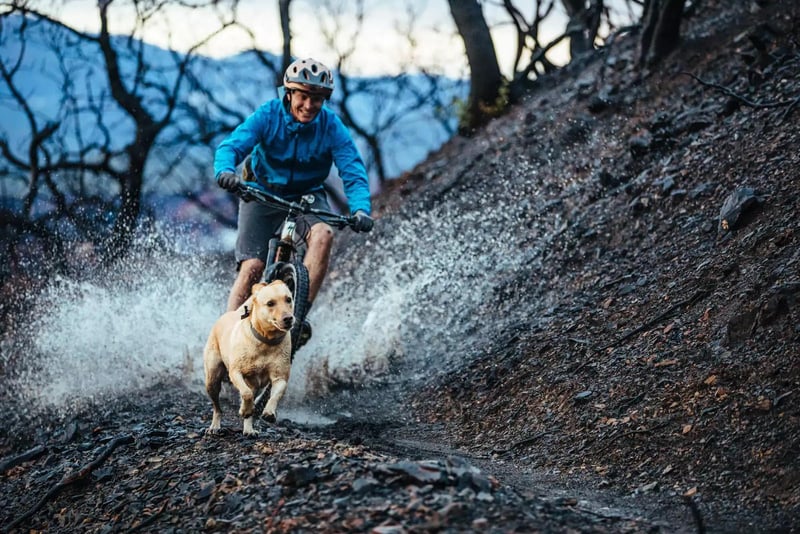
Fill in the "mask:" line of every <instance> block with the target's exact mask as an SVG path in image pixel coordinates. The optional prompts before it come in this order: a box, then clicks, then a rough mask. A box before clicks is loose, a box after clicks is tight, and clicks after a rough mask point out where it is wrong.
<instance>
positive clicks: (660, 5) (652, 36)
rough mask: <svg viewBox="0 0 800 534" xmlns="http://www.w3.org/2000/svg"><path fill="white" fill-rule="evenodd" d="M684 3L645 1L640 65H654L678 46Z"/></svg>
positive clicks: (682, 1)
mask: <svg viewBox="0 0 800 534" xmlns="http://www.w3.org/2000/svg"><path fill="white" fill-rule="evenodd" d="M685 3H686V0H645V3H644V11H643V13H642V38H641V47H640V53H639V64H640V65H642V66H646V65H654V64H656V63H658V62H659V61H660V60H662V59H663V58H664V57H665V56H666V55H667V54H669V53H670V52H672V51H673V50H675V48H676V47H677V46H678V43H679V41H680V29H681V20H682V18H683V8H684V5H685Z"/></svg>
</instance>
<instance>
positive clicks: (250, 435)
mask: <svg viewBox="0 0 800 534" xmlns="http://www.w3.org/2000/svg"><path fill="white" fill-rule="evenodd" d="M242 435H244V436H246V437H248V438H255V437H258V430H254V429H251V430H242Z"/></svg>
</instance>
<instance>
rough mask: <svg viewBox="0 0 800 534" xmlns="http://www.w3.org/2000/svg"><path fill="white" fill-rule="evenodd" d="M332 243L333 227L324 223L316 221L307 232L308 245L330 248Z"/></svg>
mask: <svg viewBox="0 0 800 534" xmlns="http://www.w3.org/2000/svg"><path fill="white" fill-rule="evenodd" d="M332 244H333V228H331V227H330V225H328V224H325V223H317V224H315V225H314V226H312V227H311V231H310V232H309V234H308V245H309V246H310V247H324V248H330V246H331V245H332Z"/></svg>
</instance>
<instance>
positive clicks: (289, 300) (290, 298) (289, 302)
mask: <svg viewBox="0 0 800 534" xmlns="http://www.w3.org/2000/svg"><path fill="white" fill-rule="evenodd" d="M286 303H287V304H291V303H292V297H288V296H287V297H286Z"/></svg>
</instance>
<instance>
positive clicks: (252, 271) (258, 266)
mask: <svg viewBox="0 0 800 534" xmlns="http://www.w3.org/2000/svg"><path fill="white" fill-rule="evenodd" d="M265 266H266V264H265V263H264V262H263V261H262V260H260V259H258V258H250V259H247V260H243V261H242V262H241V263H240V264H239V278H240V279H243V280H247V281H252V280H259V279H260V278H261V275H263V274H264V267H265Z"/></svg>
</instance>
